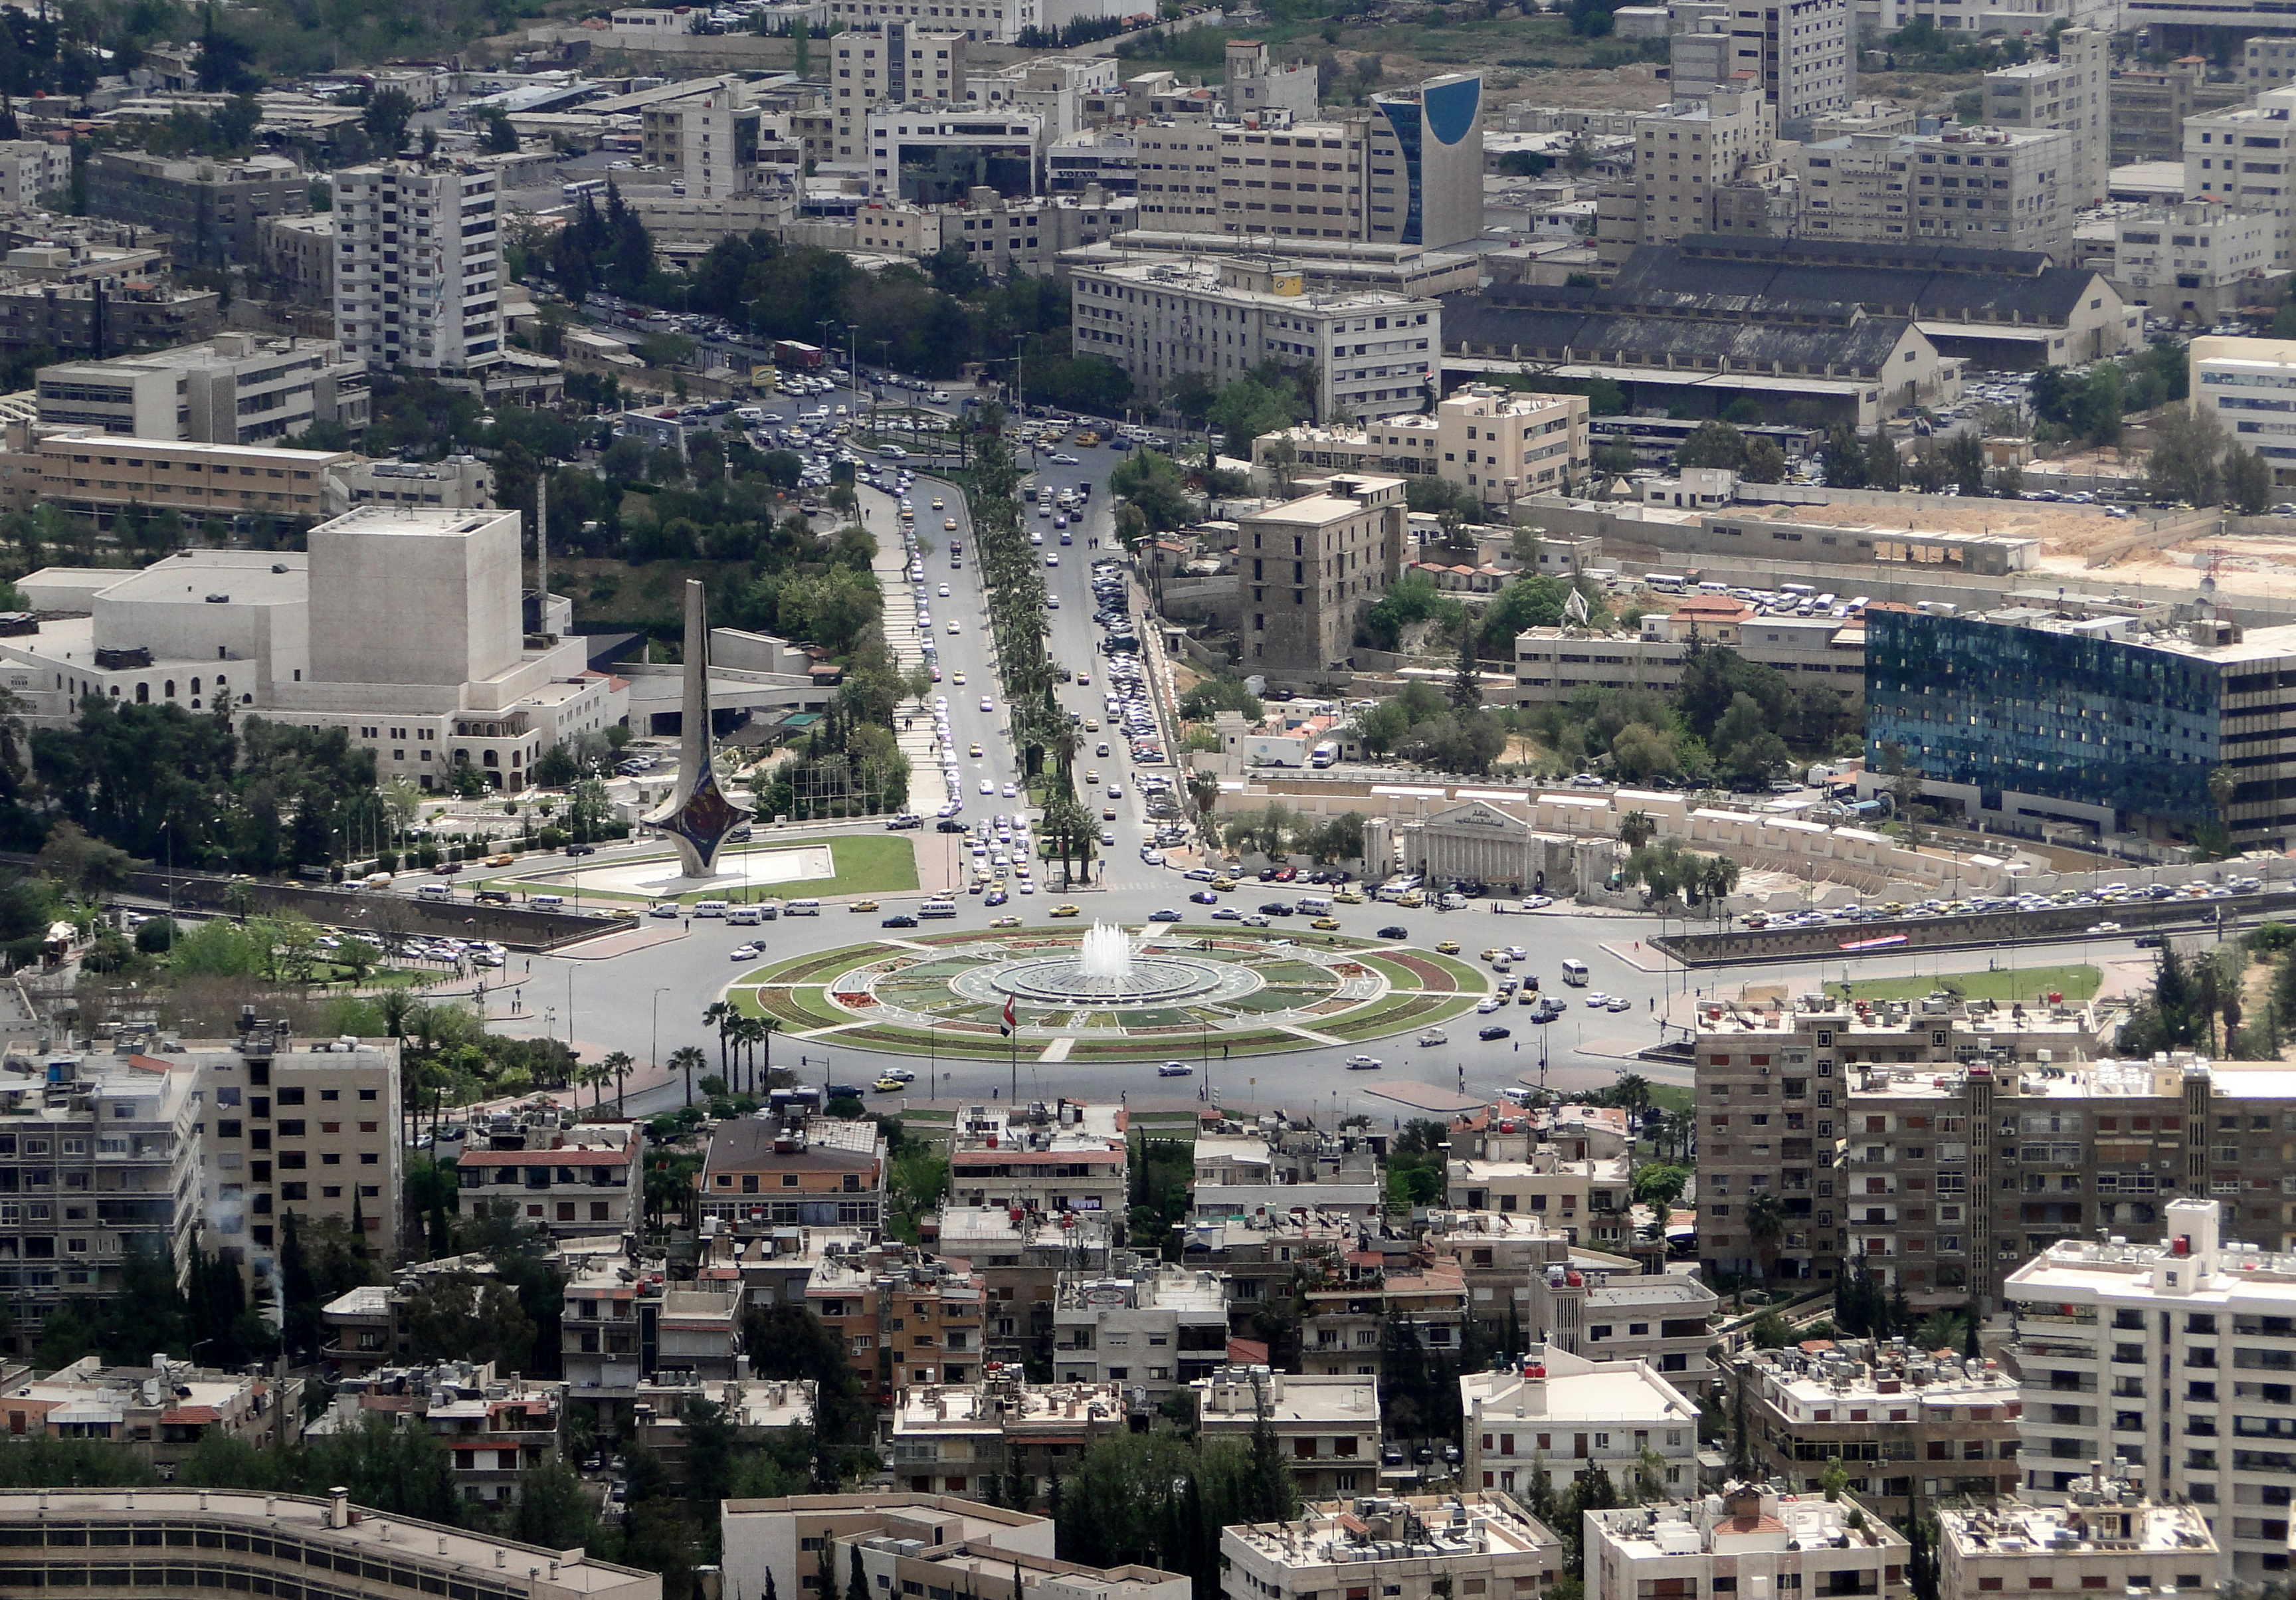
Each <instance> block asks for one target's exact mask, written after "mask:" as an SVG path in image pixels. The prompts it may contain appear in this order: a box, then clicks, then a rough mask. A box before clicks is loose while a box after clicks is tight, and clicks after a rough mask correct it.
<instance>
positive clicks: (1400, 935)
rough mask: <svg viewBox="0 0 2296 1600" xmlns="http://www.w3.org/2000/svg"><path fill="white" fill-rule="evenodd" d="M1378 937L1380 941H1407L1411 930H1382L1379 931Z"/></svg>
mask: <svg viewBox="0 0 2296 1600" xmlns="http://www.w3.org/2000/svg"><path fill="white" fill-rule="evenodd" d="M1379 936H1380V937H1381V938H1382V939H1409V938H1410V937H1411V930H1410V929H1408V928H1382V929H1381V930H1380V931H1379Z"/></svg>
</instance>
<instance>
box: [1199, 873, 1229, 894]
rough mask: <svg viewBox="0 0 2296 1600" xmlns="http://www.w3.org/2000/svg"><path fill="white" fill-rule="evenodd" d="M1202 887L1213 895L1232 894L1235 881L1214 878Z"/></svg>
mask: <svg viewBox="0 0 2296 1600" xmlns="http://www.w3.org/2000/svg"><path fill="white" fill-rule="evenodd" d="M1204 887H1206V888H1207V889H1210V890H1211V891H1212V892H1213V893H1214V894H1232V893H1234V891H1235V880H1234V878H1225V877H1223V878H1214V879H1213V880H1212V881H1211V882H1210V883H1208V884H1206V885H1205V886H1204Z"/></svg>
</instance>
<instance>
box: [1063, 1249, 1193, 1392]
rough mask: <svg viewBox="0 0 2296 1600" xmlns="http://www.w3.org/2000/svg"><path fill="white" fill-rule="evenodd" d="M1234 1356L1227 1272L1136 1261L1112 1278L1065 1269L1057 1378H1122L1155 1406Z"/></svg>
mask: <svg viewBox="0 0 2296 1600" xmlns="http://www.w3.org/2000/svg"><path fill="white" fill-rule="evenodd" d="M1226 1359H1227V1292H1226V1286H1225V1285H1224V1284H1222V1283H1221V1281H1220V1277H1219V1275H1218V1274H1217V1273H1211V1272H1200V1271H1192V1270H1189V1269H1187V1268H1180V1267H1172V1266H1168V1265H1165V1264H1163V1263H1161V1262H1152V1261H1146V1260H1139V1261H1134V1262H1131V1263H1129V1264H1128V1265H1127V1266H1126V1267H1124V1268H1120V1269H1119V1271H1118V1272H1116V1273H1113V1274H1111V1276H1108V1277H1104V1278H1099V1277H1085V1276H1081V1275H1075V1274H1062V1277H1061V1282H1060V1287H1059V1289H1058V1291H1057V1292H1056V1296H1055V1299H1054V1303H1053V1375H1054V1379H1055V1380H1056V1381H1057V1382H1059V1383H1093V1384H1100V1383H1114V1384H1116V1385H1118V1386H1119V1388H1122V1389H1124V1390H1126V1391H1140V1392H1142V1393H1144V1395H1145V1396H1146V1397H1147V1400H1148V1403H1149V1405H1150V1406H1151V1407H1154V1406H1158V1405H1160V1404H1162V1403H1163V1400H1164V1398H1165V1397H1166V1396H1167V1395H1169V1394H1171V1393H1172V1392H1173V1391H1175V1390H1177V1389H1180V1388H1182V1387H1184V1386H1185V1385H1187V1384H1189V1383H1193V1382H1194V1381H1195V1380H1196V1379H1198V1378H1200V1377H1203V1376H1206V1375H1208V1374H1210V1373H1211V1372H1212V1371H1213V1369H1215V1368H1216V1367H1218V1366H1222V1365H1223V1364H1224V1363H1225V1362H1226Z"/></svg>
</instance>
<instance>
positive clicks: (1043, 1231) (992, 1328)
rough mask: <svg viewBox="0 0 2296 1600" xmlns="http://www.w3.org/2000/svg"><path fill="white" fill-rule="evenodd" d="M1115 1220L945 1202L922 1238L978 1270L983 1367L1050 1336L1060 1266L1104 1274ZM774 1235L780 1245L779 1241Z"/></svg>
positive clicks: (1017, 1363) (1009, 1361) (1013, 1361)
mask: <svg viewBox="0 0 2296 1600" xmlns="http://www.w3.org/2000/svg"><path fill="white" fill-rule="evenodd" d="M1116 1220H1117V1219H1116V1218H1115V1217H1112V1216H1105V1215H1103V1216H1101V1217H1094V1216H1092V1215H1089V1214H1087V1213H1082V1212H1067V1211H1064V1212H1062V1213H1060V1214H1058V1215H1046V1214H1042V1213H1035V1214H1032V1213H1030V1212H1028V1211H1025V1210H1024V1211H1022V1212H1021V1215H1020V1216H1018V1217H1015V1216H1014V1215H1013V1211H1012V1209H1011V1208H1009V1207H1005V1206H962V1205H955V1204H950V1205H946V1206H943V1207H942V1208H941V1211H940V1217H939V1229H938V1231H937V1232H932V1231H929V1232H928V1233H927V1234H926V1236H925V1243H926V1244H927V1245H928V1246H929V1247H931V1248H934V1249H936V1250H938V1251H939V1252H940V1253H942V1254H944V1255H947V1256H951V1257H954V1258H955V1259H958V1260H964V1261H970V1262H972V1272H973V1276H975V1277H977V1278H979V1279H980V1289H981V1293H982V1295H983V1296H984V1297H985V1301H984V1303H985V1305H986V1307H987V1310H986V1313H985V1315H984V1316H983V1317H982V1327H981V1354H982V1365H983V1367H984V1370H985V1369H986V1368H987V1367H989V1366H1011V1367H1012V1368H1013V1370H1014V1371H1016V1372H1017V1371H1019V1370H1020V1369H1021V1363H1022V1362H1023V1361H1024V1360H1025V1359H1026V1358H1027V1356H1028V1354H1029V1351H1031V1350H1036V1349H1038V1348H1040V1346H1041V1344H1042V1342H1044V1341H1046V1340H1048V1339H1050V1338H1051V1337H1052V1331H1053V1301H1054V1300H1055V1299H1056V1298H1057V1297H1058V1295H1059V1292H1060V1278H1061V1274H1062V1273H1063V1272H1083V1273H1087V1274H1089V1275H1092V1276H1103V1277H1104V1276H1107V1274H1108V1272H1109V1269H1110V1252H1111V1248H1112V1246H1111V1243H1110V1238H1111V1233H1112V1231H1113V1228H1114V1225H1115V1223H1116ZM772 1243H775V1244H776V1247H778V1241H774V1242H772ZM772 1259H773V1260H778V1259H779V1257H778V1256H777V1255H776V1256H775V1258H772ZM768 1266H770V1263H768ZM762 1270H763V1269H761V1268H751V1269H750V1273H749V1276H752V1277H754V1276H759V1275H760V1273H761V1271H762Z"/></svg>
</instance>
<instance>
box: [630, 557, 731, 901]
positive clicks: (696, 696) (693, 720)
mask: <svg viewBox="0 0 2296 1600" xmlns="http://www.w3.org/2000/svg"><path fill="white" fill-rule="evenodd" d="M680 723H681V726H680V732H679V740H678V757H677V783H676V786H675V787H673V788H672V789H671V790H670V792H669V798H668V800H664V801H663V802H662V803H661V805H660V808H657V809H656V810H654V811H653V812H652V814H651V815H649V816H647V817H646V819H645V821H646V825H647V826H648V827H654V828H660V829H661V830H662V832H664V833H668V835H669V836H670V837H671V838H673V839H675V840H676V841H677V855H678V860H679V861H680V862H681V863H682V864H683V865H684V866H685V876H686V877H688V878H692V879H707V878H709V877H712V876H714V875H715V874H716V872H717V850H718V848H719V847H720V846H722V845H723V844H724V843H725V842H726V835H727V834H729V833H733V832H734V830H735V829H736V828H739V827H741V826H742V825H744V824H746V823H747V822H748V821H749V820H750V816H751V815H752V813H750V812H749V811H746V810H744V809H742V808H741V807H739V806H737V805H735V804H734V802H733V801H732V800H728V799H726V792H725V790H723V789H722V788H720V787H719V786H718V784H717V767H716V766H715V765H714V764H713V763H712V761H711V760H710V756H711V754H712V752H713V751H714V749H715V747H716V744H717V741H716V740H715V739H713V738H712V737H711V736H710V728H709V615H708V610H707V605H706V603H705V602H704V600H703V598H702V589H701V583H700V582H699V581H697V580H696V579H693V578H687V579H686V580H685V700H684V704H683V706H682V708H681V712H680Z"/></svg>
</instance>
